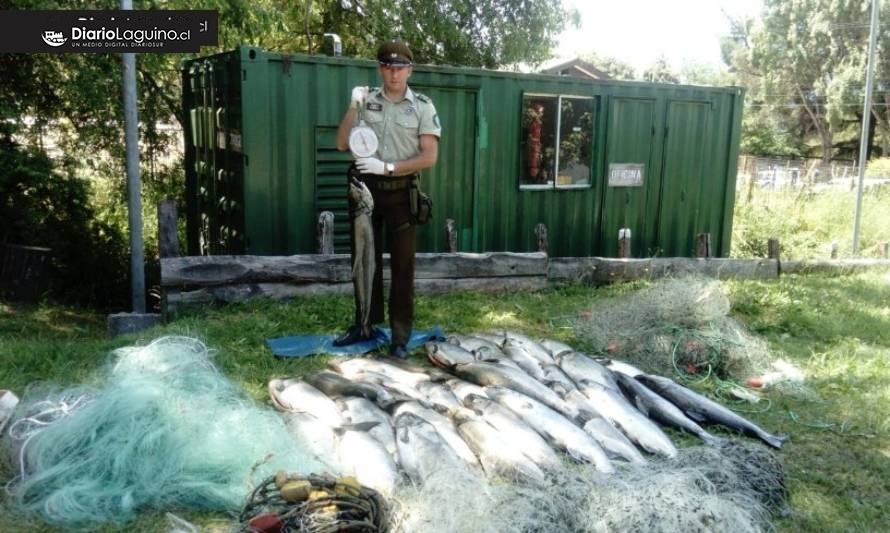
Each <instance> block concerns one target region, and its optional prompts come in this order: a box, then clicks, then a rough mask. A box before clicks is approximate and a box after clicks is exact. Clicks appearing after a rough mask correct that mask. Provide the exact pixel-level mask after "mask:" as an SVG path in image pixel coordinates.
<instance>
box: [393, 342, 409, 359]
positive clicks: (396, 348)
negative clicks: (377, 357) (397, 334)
mask: <svg viewBox="0 0 890 533" xmlns="http://www.w3.org/2000/svg"><path fill="white" fill-rule="evenodd" d="M389 355H391V356H392V357H396V358H398V359H407V358H408V350H406V349H405V345H404V344H393V345H392V346H390V347H389Z"/></svg>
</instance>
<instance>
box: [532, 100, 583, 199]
mask: <svg viewBox="0 0 890 533" xmlns="http://www.w3.org/2000/svg"><path fill="white" fill-rule="evenodd" d="M594 109H595V106H594V99H593V98H589V97H587V98H585V97H578V96H558V95H533V94H527V95H524V96H523V98H522V138H521V141H520V164H521V168H520V177H519V185H520V188H522V189H531V190H534V189H553V188H575V187H589V186H590V182H591V168H592V151H593V150H592V148H593V125H594V124H593V123H594V119H593V117H594ZM557 147H558V149H557Z"/></svg>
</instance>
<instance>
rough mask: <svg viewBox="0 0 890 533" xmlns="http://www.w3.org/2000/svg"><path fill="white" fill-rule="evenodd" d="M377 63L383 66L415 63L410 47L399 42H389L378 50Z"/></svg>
mask: <svg viewBox="0 0 890 533" xmlns="http://www.w3.org/2000/svg"><path fill="white" fill-rule="evenodd" d="M377 61H379V62H380V64H382V65H405V66H408V65H410V64H411V63H412V62H413V61H414V55H413V54H412V53H411V50H410V49H409V48H408V45H407V44H405V43H403V42H399V41H389V42H386V43H383V44H382V45H380V49H379V50H377Z"/></svg>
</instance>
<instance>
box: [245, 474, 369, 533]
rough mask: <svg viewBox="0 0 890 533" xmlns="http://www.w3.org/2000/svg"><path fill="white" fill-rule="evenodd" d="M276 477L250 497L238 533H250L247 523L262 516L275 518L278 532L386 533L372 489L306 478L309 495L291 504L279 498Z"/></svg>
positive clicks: (310, 477) (281, 497) (268, 479)
mask: <svg viewBox="0 0 890 533" xmlns="http://www.w3.org/2000/svg"><path fill="white" fill-rule="evenodd" d="M278 477H279V476H271V477H269V478H267V479H266V480H265V481H263V482H262V483H261V484H260V485H259V486H257V487H256V488H255V489H254V490H253V492H252V493H251V495H250V497H249V498H248V500H247V503H246V504H245V505H244V508H243V509H242V511H241V514H240V516H239V522H240V524H241V531H242V532H245V533H246V532H250V531H253V530H252V528H251V526H250V521H251V520H253V519H254V518H256V517H257V516H260V515H263V514H274V515H276V516H277V517H278V519H279V520H280V521H281V530H282V531H301V532H307V533H336V532H338V531H356V532H363V533H382V532H385V531H387V516H386V506H385V504H384V501H383V499H382V498H381V497H380V495H379V494H378V493H377V492H376V491H375V490H373V489H370V488H367V487H356V486H352V485H350V484H348V483H339V482H337V481H336V480H334V479H332V478H329V477H322V476H316V475H310V476H308V477H307V478H305V480H307V481H309V483H310V484H311V488H312V492H311V494H307V499H305V500H303V501H298V502H291V501H287V500H285V499H284V497H283V496H282V493H281V490H280V489H279V484H278V483H280V482H281V480H280V479H278V482H276V478H278ZM290 479H291V480H293V478H290Z"/></svg>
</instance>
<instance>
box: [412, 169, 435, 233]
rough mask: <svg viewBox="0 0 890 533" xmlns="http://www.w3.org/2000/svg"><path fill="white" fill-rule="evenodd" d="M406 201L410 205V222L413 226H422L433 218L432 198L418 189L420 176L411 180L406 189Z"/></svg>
mask: <svg viewBox="0 0 890 533" xmlns="http://www.w3.org/2000/svg"><path fill="white" fill-rule="evenodd" d="M408 201H409V202H410V206H411V222H412V224H414V225H415V226H423V225H424V224H427V223H429V221H430V219H432V218H433V200H432V199H431V198H430V197H429V196H427V195H426V194H425V193H424V192H423V191H421V190H420V177H419V176H418V177H417V178H415V179H413V180H411V186H410V189H409V190H408Z"/></svg>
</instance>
